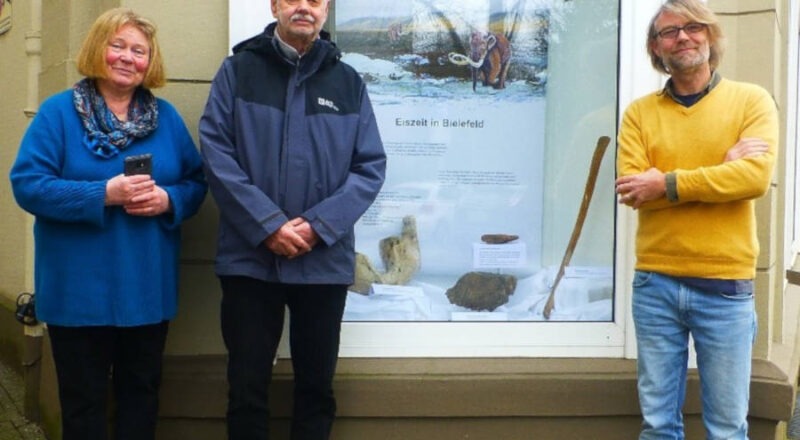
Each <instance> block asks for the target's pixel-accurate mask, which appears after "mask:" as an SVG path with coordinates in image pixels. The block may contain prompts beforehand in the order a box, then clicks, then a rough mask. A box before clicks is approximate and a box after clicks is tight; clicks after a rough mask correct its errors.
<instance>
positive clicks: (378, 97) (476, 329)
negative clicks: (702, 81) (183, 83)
mask: <svg viewBox="0 0 800 440" xmlns="http://www.w3.org/2000/svg"><path fill="white" fill-rule="evenodd" d="M230 2H231V3H230V4H231V44H235V43H236V42H238V41H241V40H243V39H244V38H247V37H249V36H252V35H254V34H255V33H257V32H260V31H261V30H262V29H263V28H264V25H265V24H266V22H265V21H263V20H262V21H261V22H257V23H256V21H258V20H256V19H255V18H254V17H259V16H260V17H264V16H267V17H269V16H270V15H269V11H268V10H265V11H264V14H265V15H260V14H255V13H254V11H255V10H257V9H258V8H262V9H263V8H266V7H267V5H266V4H267V3H268V2H262V1H258V0H230ZM644 3H646V4H647V5H644ZM655 4H657V1H655V0H648V1H644V2H641V1H640V2H638V4H636V2H628V3H626V2H620V1H618V0H464V1H459V2H450V1H445V0H408V1H403V2H386V3H381V4H380V7H376V4H375V2H373V1H367V0H337V1H336V2H334V4H333V5H332V8H331V11H330V15H329V17H328V24H327V25H326V29H328V30H330V32H331V34H332V37H333V39H334V41H335V42H336V44H337V46H338V47H339V48H340V49H341V50H342V60H343V61H344V62H346V63H348V64H350V65H352V66H353V67H354V68H355V69H356V70H357V71H358V72H359V73H360V74H361V75H362V78H363V79H364V81H365V82H366V84H367V89H368V91H369V95H370V99H371V101H372V104H373V107H374V110H375V116H376V119H377V121H378V126H379V128H380V132H381V136H382V139H383V142H384V146H385V149H386V153H387V157H388V168H387V177H386V182H385V184H384V187H383V189H382V191H381V193H380V195H379V196H378V198H377V200H376V201H375V203H374V204H373V206H372V207H371V208H370V209H369V210H368V211H367V212H366V213H365V214H364V216H363V217H362V218H361V220H360V221H359V222H358V224H357V225H356V250H357V253H358V255H357V260H358V267H357V279H356V282H355V284H354V285H353V286H351V287H350V292H349V293H348V300H347V306H346V309H345V315H344V320H345V324H344V326H343V332H342V355H344V356H348V355H349V356H462V355H468V356H470V355H489V356H493V355H498V356H499V355H545V356H547V355H555V356H559V355H573V356H574V355H600V356H602V355H609V356H618V355H621V354H622V353H623V349H622V347H623V345H624V344H625V335H624V327H625V324H626V317H625V316H624V315H625V307H624V305H625V300H624V298H622V297H621V296H622V295H623V294H624V291H625V290H626V289H621V288H620V287H619V281H618V280H617V278H619V277H618V274H619V273H620V272H621V268H620V267H619V263H620V262H622V264H623V265H625V264H628V260H629V259H628V258H620V256H619V255H618V250H619V249H620V248H621V247H620V244H621V242H620V237H618V230H619V228H620V223H619V221H618V220H619V219H617V212H618V211H617V203H616V197H615V194H614V183H613V182H614V162H615V157H614V156H615V148H616V142H615V139H616V135H617V125H618V117H619V112H620V105H621V102H622V101H623V100H630V98H631V96H632V95H633V94H635V93H636V92H635V91H634V90H635V89H636V86H630V85H626V88H625V90H624V92H623V93H622V94H621V93H620V87H619V85H620V84H622V83H624V82H625V81H624V80H621V78H622V77H621V75H622V74H623V73H622V71H626V73H625V74H627V75H631V76H632V72H631V70H630V68H629V67H626V66H624V61H622V62H621V60H629V59H630V58H631V56H630V55H629V53H628V52H630V53H633V52H634V51H640V52H642V57H644V56H645V54H644V36H645V34H644V31H643V30H641V31H640V30H639V28H641V24H638V25H637V26H636V27H635V30H634V26H633V24H632V23H631V24H630V25H629V26H628V27H627V28H625V27H624V26H621V21H622V20H621V19H620V17H624V16H630V17H638V18H637V19H638V20H639V21H641V17H640V15H646V16H647V17H646V18H645V19H644V20H645V21H646V20H647V19H648V18H649V14H652V11H654V10H655ZM637 10H638V11H639V12H637ZM244 11H247V13H245V12H244ZM642 11H644V12H642ZM248 21H249V22H252V25H251V26H250V27H249V30H248V26H247V25H243V24H246V22H248ZM267 21H271V19H270V20H267ZM632 21H633V20H631V22H632ZM234 22H235V23H236V25H235V26H234V25H233V23H234ZM634 32H641V38H638V37H639V36H638V35H637V36H636V37H637V38H638V40H635V41H629V42H627V43H626V42H622V41H621V38H620V35H627V34H630V35H633V33H634ZM639 43H641V47H633V45H636V44H639ZM620 48H626V49H625V50H626V53H624V54H622V56H621V54H620ZM642 59H644V58H642ZM636 62H639V60H637V61H636ZM641 68H642V69H649V65H648V64H642V66H641ZM626 69H627V70H626ZM648 75H650V74H648ZM648 78H652V75H650V76H648ZM639 82H641V81H639ZM650 85H653V86H657V82H651V83H648V88H647V89H646V90H645V91H651V90H652V89H653V87H650ZM621 95H623V98H622V99H621ZM623 227H625V228H629V227H630V225H628V224H626V223H625V221H624V220H623ZM624 233H625V234H626V235H627V234H628V232H627V230H626V231H625V232H624ZM631 235H632V234H631ZM622 240H623V242H622V243H623V245H624V240H625V238H623V239H622ZM624 246H627V245H624ZM624 246H623V247H624ZM615 280H617V281H616V282H615ZM618 292H623V293H618ZM577 347H593V348H592V349H590V350H587V351H584V352H583V354H577V353H576V350H577Z"/></svg>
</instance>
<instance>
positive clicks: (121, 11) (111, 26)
mask: <svg viewBox="0 0 800 440" xmlns="http://www.w3.org/2000/svg"><path fill="white" fill-rule="evenodd" d="M125 25H132V26H134V27H135V28H136V29H138V30H139V31H141V32H142V33H143V34H144V35H145V37H146V38H147V43H148V44H149V45H150V64H149V65H148V66H147V71H146V72H145V74H144V80H143V81H142V86H143V87H144V88H146V89H155V88H158V87H162V86H163V85H164V84H166V83H167V77H166V73H165V71H164V60H163V58H162V57H161V48H160V47H159V45H158V40H157V39H156V26H155V24H153V22H152V21H150V20H148V19H147V18H144V17H142V16H141V15H138V14H136V13H135V12H133V11H132V10H130V9H127V8H116V9H110V10H108V11H106V12H104V13H103V14H102V15H100V16H99V17H97V20H95V22H94V24H93V25H92V27H91V28H90V29H89V33H88V34H87V35H86V38H85V39H84V40H83V44H82V45H81V49H80V51H78V58H77V65H78V72H79V73H80V74H81V75H83V76H85V77H87V78H102V79H105V78H108V66H107V65H106V47H107V46H108V43H109V42H110V41H111V38H112V37H114V35H115V34H116V33H117V32H118V31H119V30H120V29H121V28H122V27H123V26H125Z"/></svg>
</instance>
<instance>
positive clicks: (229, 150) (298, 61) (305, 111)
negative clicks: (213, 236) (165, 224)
mask: <svg viewBox="0 0 800 440" xmlns="http://www.w3.org/2000/svg"><path fill="white" fill-rule="evenodd" d="M271 8H272V14H273V16H274V17H275V18H276V20H277V22H276V23H272V24H270V25H269V26H267V28H266V29H265V31H264V32H263V33H262V34H260V35H258V36H256V37H253V38H251V39H249V40H246V41H244V42H242V43H240V44H238V45H237V46H236V47H234V54H233V55H232V56H230V57H228V58H227V59H225V61H224V62H223V63H222V66H221V67H220V69H219V71H218V73H217V75H216V77H215V78H214V81H213V83H212V85H211V92H210V94H209V98H208V102H207V104H206V108H205V112H204V114H203V116H202V118H201V120H200V143H201V147H202V155H203V159H204V163H205V169H206V173H207V178H208V182H209V186H210V188H211V192H212V195H213V196H214V199H215V200H216V202H217V205H218V207H219V213H220V223H219V235H218V243H217V246H218V248H217V256H216V262H215V271H216V273H217V275H218V276H219V279H220V283H221V286H222V292H223V298H222V307H221V322H222V336H223V339H224V341H225V346H226V348H227V349H228V354H229V360H228V382H229V385H230V391H229V401H228V412H227V422H228V438H230V439H231V440H243V439H267V438H269V434H268V428H269V427H268V419H269V408H268V401H267V391H268V386H269V381H270V376H271V373H272V360H273V358H274V356H275V352H276V350H277V347H278V342H279V340H280V337H281V331H282V328H283V319H284V308H285V307H288V308H289V311H290V314H291V320H290V321H291V325H290V345H291V351H292V365H293V368H294V375H295V389H294V414H293V420H292V436H291V438H292V439H327V438H328V437H329V433H330V429H331V425H332V423H333V418H334V414H335V411H336V402H335V399H334V396H333V388H332V382H333V376H334V372H335V369H336V360H337V357H338V349H339V333H340V328H341V320H342V314H343V311H344V304H345V299H346V296H347V286H348V285H350V284H351V283H352V282H353V278H354V270H355V249H354V234H353V227H354V225H355V223H356V221H357V220H358V218H359V217H360V216H361V215H362V214H363V213H364V212H365V211H366V210H367V208H368V207H369V206H370V204H371V203H372V202H373V200H374V199H375V197H376V196H377V194H378V192H379V190H380V188H381V185H382V184H383V180H384V176H385V169H386V155H385V153H384V150H383V144H382V142H381V139H380V135H379V133H378V127H377V124H376V121H375V116H374V114H373V110H372V105H371V104H370V101H369V97H368V96H367V91H366V88H365V85H364V83H363V81H362V80H361V77H360V76H359V75H358V73H357V72H356V71H355V70H354V69H353V68H351V67H350V66H348V65H346V64H344V63H342V62H341V61H340V56H341V54H340V52H339V50H338V49H337V48H336V46H335V45H334V44H333V43H332V42H331V41H330V38H329V35H328V34H327V32H325V31H322V30H321V29H322V26H323V24H324V23H325V20H326V19H327V16H328V8H329V0H271Z"/></svg>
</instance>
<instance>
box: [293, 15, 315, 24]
mask: <svg viewBox="0 0 800 440" xmlns="http://www.w3.org/2000/svg"><path fill="white" fill-rule="evenodd" d="M290 20H291V21H297V20H305V21H307V22H309V23H316V21H317V20H316V19H314V17H313V16H312V15H310V14H294V15H292V18H291V19H290Z"/></svg>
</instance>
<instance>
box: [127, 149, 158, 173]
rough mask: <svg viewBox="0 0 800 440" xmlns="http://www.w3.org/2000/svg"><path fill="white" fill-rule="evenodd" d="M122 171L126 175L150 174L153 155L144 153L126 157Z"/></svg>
mask: <svg viewBox="0 0 800 440" xmlns="http://www.w3.org/2000/svg"><path fill="white" fill-rule="evenodd" d="M124 173H125V175H126V176H132V175H134V174H152V173H153V155H152V154H150V153H146V154H139V155H136V156H128V157H126V158H125V171H124Z"/></svg>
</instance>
